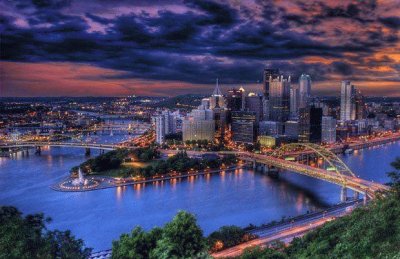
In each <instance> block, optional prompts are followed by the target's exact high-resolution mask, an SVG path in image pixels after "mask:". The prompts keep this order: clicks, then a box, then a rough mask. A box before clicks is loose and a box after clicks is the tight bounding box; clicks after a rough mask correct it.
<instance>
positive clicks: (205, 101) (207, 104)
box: [201, 98, 210, 109]
mask: <svg viewBox="0 0 400 259" xmlns="http://www.w3.org/2000/svg"><path fill="white" fill-rule="evenodd" d="M201 105H203V107H204V109H210V98H203V99H201Z"/></svg>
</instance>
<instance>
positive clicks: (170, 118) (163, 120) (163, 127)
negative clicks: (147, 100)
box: [154, 111, 180, 144]
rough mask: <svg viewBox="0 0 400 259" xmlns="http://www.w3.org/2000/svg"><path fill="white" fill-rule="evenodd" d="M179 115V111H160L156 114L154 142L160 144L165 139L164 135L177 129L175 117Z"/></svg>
mask: <svg viewBox="0 0 400 259" xmlns="http://www.w3.org/2000/svg"><path fill="white" fill-rule="evenodd" d="M178 117H180V114H179V112H177V113H171V112H170V111H162V113H161V114H160V115H158V116H156V117H155V118H154V119H155V126H156V142H157V143H158V144H162V143H164V141H165V136H166V135H168V134H171V133H176V131H177V118H178Z"/></svg>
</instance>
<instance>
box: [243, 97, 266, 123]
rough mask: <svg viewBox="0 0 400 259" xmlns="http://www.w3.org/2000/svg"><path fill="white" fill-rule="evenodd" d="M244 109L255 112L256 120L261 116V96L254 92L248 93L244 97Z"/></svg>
mask: <svg viewBox="0 0 400 259" xmlns="http://www.w3.org/2000/svg"><path fill="white" fill-rule="evenodd" d="M245 108H246V109H245V110H246V111H252V112H255V113H256V119H257V122H259V121H260V120H261V119H262V117H263V98H262V96H260V95H257V94H255V93H249V94H248V96H246V98H245Z"/></svg>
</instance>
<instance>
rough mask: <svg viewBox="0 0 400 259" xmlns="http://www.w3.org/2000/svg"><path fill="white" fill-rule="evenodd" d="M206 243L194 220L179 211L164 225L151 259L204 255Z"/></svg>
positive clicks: (191, 216)
mask: <svg viewBox="0 0 400 259" xmlns="http://www.w3.org/2000/svg"><path fill="white" fill-rule="evenodd" d="M205 250H206V242H205V239H204V237H203V231H202V230H201V228H200V227H199V226H198V225H197V222H196V218H195V217H194V216H193V215H192V214H190V213H188V212H185V211H180V212H178V214H177V215H176V216H175V217H174V219H173V220H172V221H171V222H170V223H168V224H166V225H165V227H164V229H163V233H162V236H161V239H160V240H159V241H158V242H157V246H156V248H155V249H154V250H153V252H152V253H151V257H153V258H165V259H168V258H193V257H197V256H199V255H200V254H202V253H204V252H205Z"/></svg>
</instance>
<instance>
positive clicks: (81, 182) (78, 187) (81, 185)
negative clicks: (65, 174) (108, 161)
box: [55, 168, 100, 191]
mask: <svg viewBox="0 0 400 259" xmlns="http://www.w3.org/2000/svg"><path fill="white" fill-rule="evenodd" d="M99 184H100V180H98V179H95V178H93V177H92V178H91V179H85V177H84V176H83V172H82V169H81V168H79V169H78V178H75V179H71V178H70V179H68V180H66V181H64V182H62V183H60V184H59V185H58V186H56V187H55V189H56V190H61V191H83V190H92V189H94V188H96V187H97V186H99Z"/></svg>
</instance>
